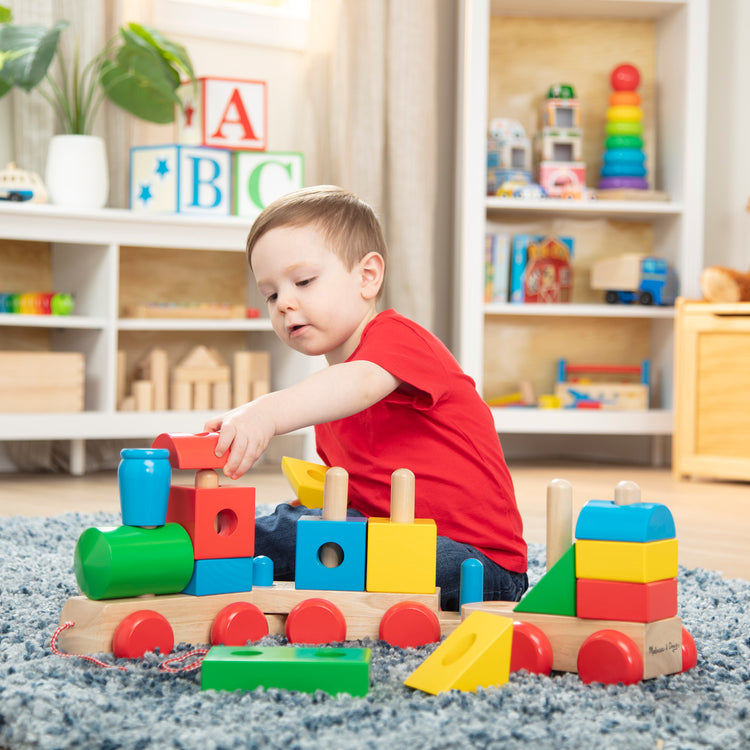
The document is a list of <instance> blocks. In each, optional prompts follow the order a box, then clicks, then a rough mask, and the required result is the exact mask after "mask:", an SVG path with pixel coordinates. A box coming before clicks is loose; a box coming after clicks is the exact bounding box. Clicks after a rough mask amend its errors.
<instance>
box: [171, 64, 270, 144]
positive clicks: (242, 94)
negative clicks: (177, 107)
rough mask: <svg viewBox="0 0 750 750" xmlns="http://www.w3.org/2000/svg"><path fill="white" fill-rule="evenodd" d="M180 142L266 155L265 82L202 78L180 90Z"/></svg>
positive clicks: (178, 114) (178, 127) (186, 84)
mask: <svg viewBox="0 0 750 750" xmlns="http://www.w3.org/2000/svg"><path fill="white" fill-rule="evenodd" d="M177 95H178V96H179V97H180V99H181V100H182V103H183V107H184V109H183V110H182V111H181V112H178V113H177V117H176V122H177V141H178V142H179V143H182V144H187V145H193V146H198V145H200V146H213V147H215V148H223V149H232V150H250V151H265V149H266V145H267V121H268V115H267V112H268V97H267V91H266V82H265V81H248V80H243V79H239V78H209V77H205V78H199V79H198V80H197V81H195V85H193V82H191V83H185V84H183V85H182V86H180V88H179V89H178V90H177Z"/></svg>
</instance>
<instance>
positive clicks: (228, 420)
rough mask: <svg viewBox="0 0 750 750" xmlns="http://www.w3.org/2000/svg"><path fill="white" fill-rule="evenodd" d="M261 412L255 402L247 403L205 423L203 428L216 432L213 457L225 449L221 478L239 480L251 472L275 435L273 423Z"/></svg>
mask: <svg viewBox="0 0 750 750" xmlns="http://www.w3.org/2000/svg"><path fill="white" fill-rule="evenodd" d="M263 411H264V410H263V409H262V407H260V406H259V403H258V402H257V401H251V402H250V403H249V404H244V405H243V406H239V407H237V408H236V409H233V410H232V411H230V412H227V413H226V414H224V415H222V416H220V417H215V418H214V419H210V420H209V421H208V422H206V425H205V427H204V429H206V430H210V431H212V432H218V433H219V440H218V442H217V443H216V455H217V456H219V457H221V456H223V455H224V454H225V453H226V451H227V450H229V458H228V459H227V462H226V464H225V465H224V476H226V477H228V478H229V479H239V478H240V477H241V476H242V475H243V474H244V473H245V472H246V471H248V470H249V469H251V468H252V467H253V465H254V464H255V462H256V461H257V460H258V459H259V458H260V457H261V455H262V454H263V452H264V451H265V450H266V448H268V444H269V443H270V442H271V438H272V437H273V436H274V435H275V434H276V430H275V425H274V423H273V421H272V420H271V419H269V418H268V417H266V416H265V414H264V413H263Z"/></svg>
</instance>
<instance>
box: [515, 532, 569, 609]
mask: <svg viewBox="0 0 750 750" xmlns="http://www.w3.org/2000/svg"><path fill="white" fill-rule="evenodd" d="M513 611H514V612H535V613H540V614H545V615H568V616H570V617H575V616H576V546H575V544H571V545H570V547H568V550H567V552H566V553H565V554H564V555H563V556H562V557H561V558H560V559H559V560H558V561H557V562H556V563H555V564H554V565H553V566H552V567H551V568H550V569H549V570H548V571H547V572H546V573H545V574H544V575H543V576H542V577H541V578H540V579H539V581H538V583H537V584H536V586H534V587H533V588H531V589H529V591H528V592H527V593H526V596H524V597H523V599H521V601H520V602H518V604H517V605H516V606H515V607H514V609H513Z"/></svg>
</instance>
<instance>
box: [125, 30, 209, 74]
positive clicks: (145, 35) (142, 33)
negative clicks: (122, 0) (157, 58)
mask: <svg viewBox="0 0 750 750" xmlns="http://www.w3.org/2000/svg"><path fill="white" fill-rule="evenodd" d="M128 30H129V31H131V32H132V33H133V34H134V35H135V36H139V37H141V38H142V39H144V40H146V41H147V42H148V43H149V44H150V45H151V46H152V47H154V48H155V49H156V50H157V51H158V52H159V54H160V55H161V56H162V57H163V58H164V60H165V61H166V62H167V63H168V64H169V66H170V68H172V69H173V70H175V71H176V72H177V74H178V75H183V76H185V77H186V78H189V79H191V80H192V79H193V78H195V73H194V72H193V65H192V63H191V62H190V56H189V55H188V53H187V50H186V49H185V48H184V47H183V46H182V45H181V44H176V43H175V42H172V41H171V40H169V39H167V38H166V37H165V36H164V35H163V34H162V33H161V32H160V31H158V30H157V29H154V28H151V27H150V26H141V25H140V24H137V23H130V24H128Z"/></svg>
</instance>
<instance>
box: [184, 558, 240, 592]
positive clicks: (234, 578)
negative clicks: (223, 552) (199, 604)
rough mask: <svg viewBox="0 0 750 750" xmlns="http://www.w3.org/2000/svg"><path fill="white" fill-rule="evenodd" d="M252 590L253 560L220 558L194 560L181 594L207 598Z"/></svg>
mask: <svg viewBox="0 0 750 750" xmlns="http://www.w3.org/2000/svg"><path fill="white" fill-rule="evenodd" d="M252 590H253V558H252V557H221V558H209V559H206V560H196V561H195V567H194V568H193V576H192V578H191V579H190V581H188V585H187V586H185V588H184V590H183V592H182V593H183V594H192V595H193V596H209V595H211V594H234V593H237V592H240V591H252Z"/></svg>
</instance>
